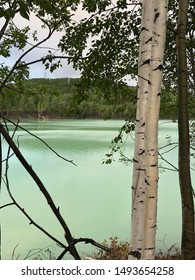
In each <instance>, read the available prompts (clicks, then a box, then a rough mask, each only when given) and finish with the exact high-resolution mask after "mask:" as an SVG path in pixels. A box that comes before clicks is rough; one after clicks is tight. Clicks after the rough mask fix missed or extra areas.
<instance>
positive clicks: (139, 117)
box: [129, 0, 154, 259]
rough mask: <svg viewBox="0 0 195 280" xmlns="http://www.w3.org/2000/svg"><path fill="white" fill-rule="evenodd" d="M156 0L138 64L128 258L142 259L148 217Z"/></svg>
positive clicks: (148, 11)
mask: <svg viewBox="0 0 195 280" xmlns="http://www.w3.org/2000/svg"><path fill="white" fill-rule="evenodd" d="M153 2H154V0H148V1H143V7H142V23H141V34H140V48H139V65H138V96H137V113H136V127H135V146H134V164H133V182H132V218H131V240H130V250H129V259H139V258H140V257H141V251H142V248H143V234H144V221H145V215H144V212H145V211H144V210H145V191H146V182H145V123H146V108H147V100H148V80H149V77H150V57H151V46H152V30H153V16H152V14H153V12H154V8H153V7H154V5H153Z"/></svg>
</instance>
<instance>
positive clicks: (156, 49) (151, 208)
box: [143, 0, 168, 259]
mask: <svg viewBox="0 0 195 280" xmlns="http://www.w3.org/2000/svg"><path fill="white" fill-rule="evenodd" d="M154 11H155V12H154V26H153V37H152V53H151V63H150V83H149V96H148V103H147V104H148V106H147V111H146V119H147V122H146V129H145V142H146V178H145V181H146V184H147V189H146V203H145V207H146V208H145V228H144V249H143V259H154V257H155V239H156V224H157V188H158V120H159V112H160V95H161V82H162V71H163V60H164V49H165V38H166V20H167V11H168V0H164V1H162V0H158V1H155V5H154Z"/></svg>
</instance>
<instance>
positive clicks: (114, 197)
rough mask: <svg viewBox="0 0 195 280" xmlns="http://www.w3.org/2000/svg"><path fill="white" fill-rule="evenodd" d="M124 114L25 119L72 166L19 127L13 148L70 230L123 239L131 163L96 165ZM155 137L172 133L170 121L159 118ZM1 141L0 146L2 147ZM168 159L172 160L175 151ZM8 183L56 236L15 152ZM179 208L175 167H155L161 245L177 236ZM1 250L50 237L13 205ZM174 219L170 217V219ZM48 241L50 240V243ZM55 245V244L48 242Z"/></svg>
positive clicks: (44, 242)
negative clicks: (115, 118) (16, 146)
mask: <svg viewBox="0 0 195 280" xmlns="http://www.w3.org/2000/svg"><path fill="white" fill-rule="evenodd" d="M122 124H123V121H100V120H63V121H42V122H41V121H30V122H29V121H25V122H22V124H21V125H23V126H24V127H25V128H26V129H29V130H30V131H31V132H33V133H35V134H36V135H37V136H38V137H41V138H42V139H43V140H44V141H46V142H47V143H48V144H49V145H51V147H52V148H54V149H55V150H56V151H57V152H58V153H59V154H61V155H62V156H64V157H66V158H67V159H69V160H73V161H74V162H75V164H76V165H77V166H76V167H75V166H74V165H72V164H70V163H67V162H65V161H63V160H61V159H60V158H58V157H56V155H54V154H53V153H52V152H51V151H50V150H49V149H48V148H47V147H46V146H44V144H43V143H41V142H40V141H38V140H37V139H35V138H33V137H32V136H31V135H29V134H27V133H26V132H24V131H22V130H19V131H18V132H17V133H16V134H17V135H16V139H17V137H18V136H19V143H20V149H21V151H22V152H23V153H24V156H25V157H26V159H27V160H28V161H29V163H30V164H31V165H32V167H33V168H34V170H35V171H36V172H37V173H38V175H39V176H40V178H41V180H42V181H43V183H44V184H45V186H46V187H47V189H48V191H49V192H50V194H51V195H52V197H53V199H54V201H55V202H56V205H57V206H59V207H60V211H61V213H62V215H63V217H64V218H65V220H66V222H67V224H68V225H69V227H70V230H71V232H72V234H73V236H75V237H91V238H94V239H95V240H96V241H98V242H102V241H103V240H104V239H108V238H109V237H110V236H118V237H119V238H120V239H122V240H125V241H128V240H129V232H130V207H131V188H130V187H131V177H132V173H131V172H132V166H131V165H129V166H126V165H123V164H121V163H119V162H118V161H117V160H116V161H115V162H114V163H113V164H111V165H102V161H103V159H104V156H105V154H106V153H107V152H109V146H110V141H111V139H112V138H113V137H115V136H116V134H117V131H118V129H119V128H120V127H121V125H122ZM159 131H160V135H159V144H160V145H165V144H166V141H167V140H166V139H165V137H166V136H167V135H170V136H171V137H172V138H171V139H172V140H173V141H175V140H177V132H176V124H173V123H165V124H163V125H161V126H160V129H159ZM126 149H127V154H128V155H129V156H130V157H132V155H133V140H132V139H129V140H128V141H127V148H126ZM5 151H6V146H4V152H5ZM166 156H168V157H167V159H170V160H173V161H174V162H175V164H176V163H177V151H176V150H174V151H172V152H171V153H170V154H169V155H166ZM9 175H10V187H11V190H12V192H13V194H14V195H15V197H16V199H17V201H18V202H19V203H20V204H21V206H22V207H24V209H25V210H26V211H28V213H29V214H30V215H31V216H32V218H33V219H35V220H36V222H38V223H39V224H41V225H42V226H44V227H45V228H46V229H47V230H48V231H49V232H50V233H51V234H53V235H55V236H56V237H57V238H59V240H61V241H63V232H62V229H61V227H60V225H59V224H58V222H57V221H56V220H55V217H54V216H53V214H52V213H51V211H50V209H49V208H48V205H47V204H46V202H45V200H44V198H43V197H42V194H41V193H40V191H39V190H38V188H37V186H36V185H35V184H34V183H33V181H32V179H31V178H29V176H28V174H26V172H25V170H24V169H23V167H21V166H20V165H19V163H18V161H17V159H16V158H15V157H12V158H11V159H10V164H9ZM9 201H10V200H9V198H8V196H7V194H6V190H5V186H3V188H2V193H1V204H3V203H8V202H9ZM180 216H181V210H180V198H179V187H178V179H177V174H176V173H174V172H172V173H171V172H168V171H167V172H161V173H160V182H159V207H158V230H157V239H158V240H159V241H158V242H157V246H158V247H159V248H160V247H162V244H161V242H160V241H162V240H163V239H164V237H165V236H166V235H167V237H166V240H165V242H166V243H167V246H169V245H172V244H175V243H177V242H178V243H179V242H180V226H181V218H180ZM1 221H2V228H3V234H2V243H3V248H2V257H3V258H4V259H10V258H11V255H12V251H13V249H14V247H15V246H16V245H17V244H19V245H18V247H17V252H18V253H21V255H20V257H19V258H24V256H25V254H26V253H27V252H28V250H31V249H35V248H43V247H44V246H48V245H50V244H52V242H51V241H50V240H48V238H47V237H45V236H44V235H43V234H42V233H40V232H39V231H38V230H37V229H36V228H34V227H33V225H29V223H28V221H27V220H26V218H25V217H23V215H22V214H21V213H20V212H19V211H18V210H17V209H16V208H15V207H14V206H10V207H9V208H4V209H3V210H2V211H1ZM173 221H174V223H173ZM54 245H55V244H54ZM79 248H80V251H81V252H86V251H91V250H93V249H92V247H91V246H89V245H87V246H86V245H82V246H81V245H80V246H79ZM53 250H54V253H56V254H58V252H60V248H58V247H56V246H54V248H53Z"/></svg>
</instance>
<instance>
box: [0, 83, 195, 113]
mask: <svg viewBox="0 0 195 280" xmlns="http://www.w3.org/2000/svg"><path fill="white" fill-rule="evenodd" d="M136 94H137V88H136V86H126V85H124V84H119V85H118V87H116V86H115V88H113V91H112V92H111V94H110V93H109V94H107V93H106V92H105V91H104V90H103V89H102V88H99V87H98V86H95V85H94V86H91V87H90V88H88V89H84V88H83V86H82V83H81V81H80V79H79V78H75V79H73V78H60V79H43V78H40V79H29V80H26V81H23V82H22V84H20V85H17V86H16V85H14V84H10V85H9V86H7V87H6V89H5V90H4V91H3V94H1V96H0V104H1V105H0V106H1V107H0V111H1V113H4V114H6V115H7V116H9V117H27V118H28V117H32V118H101V119H134V118H135V111H136ZM194 105H195V101H194V98H191V102H190V115H191V117H193V116H194V115H195V106H194ZM160 117H161V118H167V119H176V118H177V93H175V92H173V91H166V90H163V91H162V103H161V112H160Z"/></svg>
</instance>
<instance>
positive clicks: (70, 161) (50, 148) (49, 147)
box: [0, 115, 77, 166]
mask: <svg viewBox="0 0 195 280" xmlns="http://www.w3.org/2000/svg"><path fill="white" fill-rule="evenodd" d="M0 117H1V118H2V119H5V120H6V121H8V122H10V123H12V124H13V125H16V123H15V122H13V121H11V120H9V119H7V118H5V117H3V116H2V115H0ZM17 127H18V128H20V129H22V130H23V131H25V132H27V133H28V134H30V135H31V136H33V137H35V138H36V139H38V140H39V141H41V142H42V143H43V144H44V145H45V146H46V147H47V148H48V149H49V150H51V151H52V152H53V153H54V154H55V155H56V156H58V157H59V158H61V159H63V160H65V161H67V162H69V163H71V164H73V165H75V166H77V165H76V164H75V163H74V162H73V160H69V159H66V158H65V157H63V156H61V155H60V154H58V153H57V152H56V151H55V150H54V149H53V148H52V147H51V146H49V145H48V144H47V143H46V142H45V141H44V140H43V139H41V138H40V137H38V136H37V135H35V134H34V133H32V132H30V131H29V130H28V129H25V128H24V127H22V126H20V125H19V124H18V125H17Z"/></svg>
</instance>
